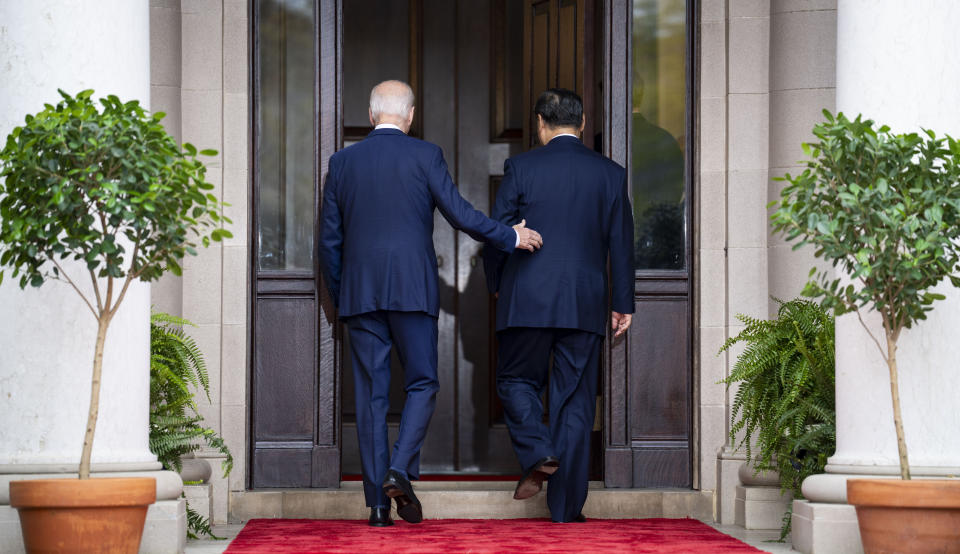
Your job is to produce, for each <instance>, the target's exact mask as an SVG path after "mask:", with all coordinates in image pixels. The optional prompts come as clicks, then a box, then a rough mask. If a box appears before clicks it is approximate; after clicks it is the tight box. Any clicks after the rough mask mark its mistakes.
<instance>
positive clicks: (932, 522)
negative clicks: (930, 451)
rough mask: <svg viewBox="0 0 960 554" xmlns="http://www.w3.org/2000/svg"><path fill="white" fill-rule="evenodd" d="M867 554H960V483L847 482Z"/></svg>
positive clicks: (894, 480) (920, 480) (937, 481)
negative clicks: (932, 553) (902, 553)
mask: <svg viewBox="0 0 960 554" xmlns="http://www.w3.org/2000/svg"><path fill="white" fill-rule="evenodd" d="M847 502H848V503H850V504H852V505H854V506H856V508H857V521H858V522H859V524H860V539H861V540H862V541H863V550H864V552H866V553H867V554H876V553H887V552H890V553H893V552H936V553H938V554H940V553H948V552H953V553H960V480H945V479H937V480H934V479H911V480H909V481H903V480H900V479H851V480H849V481H847Z"/></svg>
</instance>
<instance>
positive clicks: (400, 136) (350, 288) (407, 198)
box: [319, 129, 517, 317]
mask: <svg viewBox="0 0 960 554" xmlns="http://www.w3.org/2000/svg"><path fill="white" fill-rule="evenodd" d="M434 208H439V209H440V212H441V213H442V214H443V216H444V217H445V218H446V219H447V221H448V222H450V225H452V226H453V227H455V228H457V229H460V230H461V231H465V232H466V233H467V234H469V235H470V236H471V237H473V238H474V239H476V240H483V241H487V242H489V243H490V244H492V245H494V246H495V247H496V248H497V249H500V250H503V251H505V252H509V251H511V250H513V249H514V248H515V247H516V237H517V235H516V232H515V231H514V230H513V229H512V228H511V227H510V226H507V225H503V224H501V223H498V222H496V221H493V220H491V219H489V218H488V217H487V216H486V215H484V214H483V213H482V212H479V211H477V210H475V209H474V208H473V206H471V205H470V203H469V202H467V201H466V200H464V199H463V197H461V196H460V193H459V192H457V188H456V187H455V186H454V184H453V181H452V180H451V179H450V173H449V172H448V171H447V164H446V162H445V161H444V159H443V152H442V151H441V150H440V147H438V146H437V145H435V144H431V143H429V142H425V141H422V140H418V139H415V138H412V137H408V136H407V135H405V134H404V133H403V132H401V131H399V130H396V129H379V130H375V131H373V132H372V133H370V134H369V135H368V136H367V138H366V139H364V140H363V141H361V142H359V143H357V144H354V145H352V146H349V147H347V148H344V149H343V150H341V151H339V152H337V153H336V154H334V155H333V156H331V157H330V167H329V174H328V176H327V183H326V185H325V187H324V191H323V208H322V212H321V218H322V224H321V227H322V230H321V237H320V247H319V250H320V252H319V254H320V265H321V269H322V270H323V276H324V280H325V282H326V284H327V289H328V290H329V292H330V297H331V298H332V299H333V302H334V304H335V305H336V306H337V308H338V310H339V313H340V315H341V316H343V317H346V316H351V315H356V314H361V313H366V312H372V311H375V310H396V311H404V312H414V311H417V312H421V311H422V312H426V313H428V314H430V315H433V316H436V315H438V312H439V304H440V301H439V295H438V292H437V284H438V283H437V281H438V277H437V255H436V252H434V249H433V210H434Z"/></svg>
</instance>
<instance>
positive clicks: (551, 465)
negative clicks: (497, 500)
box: [513, 456, 560, 500]
mask: <svg viewBox="0 0 960 554" xmlns="http://www.w3.org/2000/svg"><path fill="white" fill-rule="evenodd" d="M559 467H560V460H558V459H557V458H555V457H553V456H547V457H546V458H543V459H541V460H540V461H538V462H537V463H535V464H533V465H532V466H530V469H528V470H527V471H526V472H525V473H524V474H523V477H521V478H520V480H519V481H517V490H515V491H514V492H513V499H514V500H524V499H526V498H530V497H531V496H534V495H535V494H537V493H538V492H540V491H541V490H543V482H544V481H546V480H547V479H549V478H550V476H551V475H553V474H554V473H556V471H557V468H559Z"/></svg>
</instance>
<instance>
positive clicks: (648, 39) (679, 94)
mask: <svg viewBox="0 0 960 554" xmlns="http://www.w3.org/2000/svg"><path fill="white" fill-rule="evenodd" d="M685 63H686V2H685V1H684V0H635V1H634V4H633V99H632V105H633V116H632V122H631V123H632V131H631V132H632V141H633V142H632V154H631V155H632V159H631V172H632V183H631V186H632V188H633V191H632V192H633V217H634V239H635V241H636V243H635V260H636V268H637V269H684V268H685V265H686V263H685V262H686V240H685V239H686V212H685V206H686V190H685V186H684V168H685V163H684V160H685V157H684V156H685V153H684V151H683V148H684V139H685V133H686V125H687V122H686V104H687V98H686V90H687V89H686V65H685Z"/></svg>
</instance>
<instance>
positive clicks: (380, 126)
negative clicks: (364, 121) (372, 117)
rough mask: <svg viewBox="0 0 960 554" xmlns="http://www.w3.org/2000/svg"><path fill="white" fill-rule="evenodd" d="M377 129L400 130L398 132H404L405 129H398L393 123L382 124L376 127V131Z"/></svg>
mask: <svg viewBox="0 0 960 554" xmlns="http://www.w3.org/2000/svg"><path fill="white" fill-rule="evenodd" d="M376 129H396V130H398V131H403V129H401V128H400V127H397V126H396V125H394V124H393V123H381V124H379V125H377V126H376V127H374V130H376Z"/></svg>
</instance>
